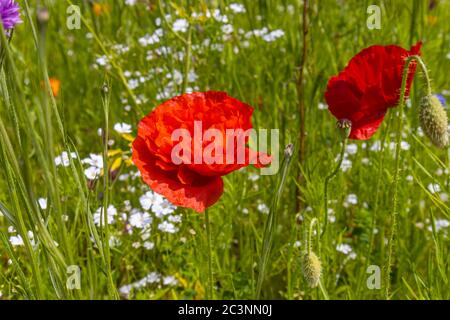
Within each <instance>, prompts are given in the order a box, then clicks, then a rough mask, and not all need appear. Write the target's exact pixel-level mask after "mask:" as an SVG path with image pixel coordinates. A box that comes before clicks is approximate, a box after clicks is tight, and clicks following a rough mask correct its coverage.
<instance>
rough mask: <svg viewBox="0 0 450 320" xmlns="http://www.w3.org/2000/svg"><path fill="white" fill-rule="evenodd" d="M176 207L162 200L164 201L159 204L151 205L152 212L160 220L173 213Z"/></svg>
mask: <svg viewBox="0 0 450 320" xmlns="http://www.w3.org/2000/svg"><path fill="white" fill-rule="evenodd" d="M176 208H177V207H175V206H174V205H173V204H171V203H170V202H169V201H168V200H166V199H164V201H162V202H160V203H156V204H153V206H152V211H153V213H154V214H155V216H156V217H157V218H162V217H163V216H166V215H168V214H171V213H172V212H174V211H175V209H176Z"/></svg>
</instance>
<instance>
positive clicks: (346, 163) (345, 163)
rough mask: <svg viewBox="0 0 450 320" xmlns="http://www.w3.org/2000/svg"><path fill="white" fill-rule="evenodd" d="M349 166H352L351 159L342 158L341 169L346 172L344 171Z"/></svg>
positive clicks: (349, 167)
mask: <svg viewBox="0 0 450 320" xmlns="http://www.w3.org/2000/svg"><path fill="white" fill-rule="evenodd" d="M351 168H352V161H351V160H349V159H344V160H342V163H341V170H342V171H343V172H346V171H348V170H350V169H351Z"/></svg>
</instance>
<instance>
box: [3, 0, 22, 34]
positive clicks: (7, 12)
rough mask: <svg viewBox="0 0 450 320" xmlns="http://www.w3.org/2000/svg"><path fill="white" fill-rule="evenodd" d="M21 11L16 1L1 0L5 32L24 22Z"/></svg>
mask: <svg viewBox="0 0 450 320" xmlns="http://www.w3.org/2000/svg"><path fill="white" fill-rule="evenodd" d="M19 10H20V7H19V5H18V4H17V3H16V2H15V1H14V0H0V18H1V20H2V23H3V28H4V29H5V30H10V29H12V28H14V26H15V25H16V24H18V23H21V22H22V20H21V19H20V12H19Z"/></svg>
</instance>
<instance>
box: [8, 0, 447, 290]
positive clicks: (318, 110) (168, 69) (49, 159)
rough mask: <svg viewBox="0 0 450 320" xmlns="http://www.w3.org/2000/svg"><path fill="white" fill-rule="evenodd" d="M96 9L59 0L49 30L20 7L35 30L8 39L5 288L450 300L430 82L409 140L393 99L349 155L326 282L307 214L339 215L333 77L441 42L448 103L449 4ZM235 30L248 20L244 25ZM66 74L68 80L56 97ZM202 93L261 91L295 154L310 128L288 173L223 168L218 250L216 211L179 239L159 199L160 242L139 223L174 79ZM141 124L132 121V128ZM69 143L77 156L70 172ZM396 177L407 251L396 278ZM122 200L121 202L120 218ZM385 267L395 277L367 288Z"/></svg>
mask: <svg viewBox="0 0 450 320" xmlns="http://www.w3.org/2000/svg"><path fill="white" fill-rule="evenodd" d="M94 2H96V3H101V4H103V5H108V6H109V7H108V8H107V9H105V11H103V12H102V13H101V14H99V15H96V14H95V11H94V8H93V6H92V5H91V4H90V1H71V0H67V1H51V0H44V1H40V5H41V6H42V7H46V8H48V10H49V13H50V20H49V21H48V24H46V25H43V24H42V22H41V23H39V21H38V20H37V19H36V15H37V12H38V8H37V6H36V5H35V2H32V1H21V2H20V4H21V7H22V20H23V23H22V24H21V25H19V26H17V28H16V29H15V30H14V36H13V37H12V39H8V38H7V37H6V36H5V33H4V32H3V31H2V30H1V31H0V33H1V37H0V40H1V54H2V55H1V57H2V59H1V60H0V61H1V63H2V64H1V70H0V212H1V214H0V299H117V298H123V299H182V298H184V299H204V298H206V297H207V296H208V297H210V296H211V295H210V294H209V295H207V292H208V291H209V290H208V282H209V281H210V274H209V270H214V277H213V278H214V281H213V282H214V283H213V290H214V298H216V299H251V298H255V297H259V298H264V299H324V298H329V299H385V298H386V297H388V298H391V299H449V298H450V291H449V290H448V285H449V274H450V266H449V262H448V259H447V257H448V256H449V254H450V252H449V245H450V239H449V233H450V229H449V227H448V225H446V222H445V221H447V223H448V221H449V220H450V205H449V200H448V196H449V193H450V175H449V171H450V151H449V149H445V150H440V149H436V148H435V147H433V146H432V145H431V144H430V142H429V141H428V140H427V139H426V137H424V136H423V134H422V132H421V130H420V129H419V123H418V103H419V101H420V99H421V97H422V95H423V90H422V87H421V86H422V83H423V79H421V78H420V74H417V75H416V77H415V80H414V81H415V83H414V84H413V86H412V91H411V94H410V101H408V102H407V104H406V106H405V108H404V109H403V113H404V119H403V120H402V121H403V122H402V130H401V131H402V133H403V135H401V136H399V135H397V134H396V131H397V130H395V129H396V128H395V124H396V123H397V120H398V118H397V116H396V113H395V110H391V111H390V112H389V114H388V116H387V117H386V119H385V121H384V123H383V124H382V126H381V127H380V129H379V131H378V132H377V134H375V135H374V136H373V137H372V138H371V139H370V140H368V141H352V140H349V141H347V146H346V149H345V153H344V164H343V166H340V167H341V170H339V171H338V172H337V173H336V175H335V177H334V179H333V183H330V184H329V185H328V186H327V202H326V204H327V206H328V207H327V212H328V211H329V212H330V214H329V216H328V226H327V232H326V236H325V237H322V238H321V237H320V234H316V235H315V236H314V239H315V241H317V243H315V244H314V250H315V252H316V254H317V255H318V256H319V258H320V260H321V262H322V269H323V270H322V275H321V281H320V287H319V288H309V287H308V285H307V283H306V282H305V280H304V278H303V276H302V274H301V264H300V257H301V253H302V252H304V249H305V248H306V247H305V246H306V245H309V244H307V243H305V241H304V239H303V235H304V234H306V233H307V231H306V229H307V228H308V226H307V222H309V221H311V220H312V219H318V221H319V222H320V226H321V227H323V221H322V220H323V210H324V209H323V208H324V202H323V199H324V188H323V186H324V183H325V179H326V176H327V174H328V173H329V172H331V171H332V169H333V168H334V167H335V166H336V164H337V163H336V161H335V160H336V159H337V158H338V156H339V150H338V149H339V146H338V145H337V141H338V139H336V137H337V134H338V133H337V130H336V128H335V122H336V121H335V119H334V117H332V115H331V114H330V113H329V112H328V111H327V110H326V109H325V108H324V107H323V103H324V102H325V101H324V92H325V88H326V84H327V80H328V78H329V77H330V76H332V75H335V74H337V73H338V72H339V71H340V70H342V69H343V68H344V67H345V65H346V63H347V62H348V60H349V59H350V58H351V57H352V56H353V55H355V54H356V53H357V52H359V51H360V50H361V49H363V48H365V47H367V46H369V45H372V44H397V45H400V46H402V47H405V48H408V49H409V46H410V45H411V44H414V43H415V42H416V41H418V40H422V41H423V48H422V57H423V60H424V61H426V63H427V69H428V71H429V76H430V77H431V81H432V85H433V89H434V90H435V92H436V93H445V94H444V97H446V98H447V100H449V99H450V97H449V90H450V82H449V78H448V73H447V72H446V71H447V70H448V69H449V67H450V59H449V58H448V54H449V52H450V50H449V48H450V38H449V34H450V26H449V24H448V21H449V20H450V4H449V3H448V1H439V3H438V5H437V6H435V7H433V8H430V6H429V1H426V0H413V1H406V0H404V1H380V8H381V14H382V16H381V29H380V30H376V29H375V30H369V29H367V26H366V20H367V18H368V14H367V7H368V6H369V5H371V4H372V3H371V2H370V1H357V0H350V1H335V0H323V1H322V0H320V1H317V0H311V1H294V0H283V1H278V0H277V1H275V0H267V1H250V0H245V1H241V3H242V4H243V5H244V7H245V12H241V13H234V12H233V11H232V10H231V9H230V4H231V3H232V2H235V1H226V0H223V1H222V0H221V1H206V0H205V1H187V0H186V1H184V0H179V1H172V2H166V1H161V2H160V3H159V2H158V1H156V2H155V1H142V2H141V3H138V4H137V5H135V6H127V5H125V3H124V1H112V0H105V1H94ZM236 2H237V1H236ZM303 3H308V13H307V15H306V14H304V6H303ZM71 4H74V5H79V7H80V10H81V21H80V22H81V23H80V29H74V30H70V29H68V28H67V25H66V19H67V17H68V14H67V7H68V6H69V5H71ZM206 8H208V9H209V10H211V12H212V11H213V10H214V9H218V10H220V13H221V15H226V16H227V19H228V21H227V22H223V21H218V20H220V19H219V18H217V17H216V18H214V17H210V18H204V19H203V18H198V19H196V20H195V21H192V23H190V25H189V27H188V28H187V29H186V30H185V31H186V32H182V31H177V30H173V28H172V26H173V23H174V21H175V20H176V19H191V18H190V17H191V13H192V12H197V13H198V12H202V11H203V10H206ZM162 14H164V15H170V18H169V17H168V16H167V17H165V18H163V17H162ZM306 16H307V22H308V23H307V25H305V23H304V22H305V20H304V18H303V17H306ZM157 21H158V22H157ZM227 24H230V25H232V27H233V29H232V31H230V32H229V33H226V34H225V32H224V30H227V28H228V29H229V27H224V25H227ZM169 26H170V28H169ZM264 27H266V28H267V29H268V30H269V32H270V31H273V30H276V29H281V30H283V31H284V35H283V36H281V37H279V38H277V39H275V40H274V41H271V42H267V41H265V40H264V38H263V37H261V36H258V35H256V34H255V33H253V34H252V33H250V34H249V35H248V36H246V33H247V32H248V31H250V30H260V29H262V28H264ZM158 28H162V29H163V30H164V34H163V35H162V36H161V37H160V38H159V42H156V43H153V44H149V45H148V46H146V47H144V46H142V44H141V43H142V40H141V41H139V39H140V38H142V37H144V36H145V35H146V34H149V35H151V34H153V33H154V32H155V30H157V29H158ZM304 28H306V31H305V29H304ZM171 29H172V30H171ZM240 29H242V30H243V31H240ZM227 32H228V31H227ZM207 39H209V40H207ZM118 44H121V45H123V47H127V48H128V50H121V49H120V48H119V47H118V46H117V45H118ZM305 44H306V45H307V48H305V47H304V46H305ZM162 48H164V49H162ZM169 48H170V49H169ZM168 50H170V52H169V51H168ZM300 55H302V56H303V58H302V57H301V56H300ZM103 56H106V59H107V61H108V63H106V64H103V63H102V61H103V60H104V59H103V58H104V57H103ZM99 61H100V62H99ZM299 66H300V67H301V69H299ZM190 71H194V72H195V74H196V77H193V76H192V74H191V76H189V72H190ZM299 71H301V74H302V76H301V80H299ZM141 77H143V79H142V81H141V80H140V78H141ZM54 78H57V79H59V80H60V81H61V89H60V92H59V94H58V95H57V96H56V97H54V96H53V94H52V85H51V79H54ZM105 79H106V80H107V83H108V86H107V88H108V90H107V92H105V87H104V84H105ZM131 80H137V82H138V85H135V83H134V82H133V81H131ZM299 81H300V82H299ZM170 82H172V85H171V86H169V85H168V84H169V83H170ZM169 87H170V88H169ZM168 88H169V89H168ZM190 90H199V91H205V90H223V91H227V92H228V93H229V94H230V95H231V96H234V97H236V98H238V99H240V100H242V101H245V102H247V103H249V104H250V105H252V106H253V107H254V113H253V116H252V120H253V126H254V127H255V128H257V129H258V128H263V129H271V128H276V129H279V130H280V150H282V146H285V145H287V144H288V143H291V142H292V143H295V145H296V147H297V148H298V147H299V146H300V145H299V144H297V142H298V137H302V139H303V142H302V143H304V150H299V149H297V150H296V152H295V153H294V156H293V157H292V159H290V168H289V171H287V167H286V166H284V167H283V166H281V167H280V170H279V172H278V173H277V174H276V175H273V176H263V175H259V171H258V170H257V169H256V168H252V167H247V168H246V169H244V170H240V171H237V172H234V173H232V174H230V175H227V176H226V177H224V189H225V192H224V194H223V196H222V197H221V199H220V201H219V202H218V203H217V204H216V205H214V206H213V207H211V208H209V209H208V210H209V211H208V218H209V219H210V221H209V222H210V223H209V227H210V230H209V231H210V236H211V243H213V244H214V245H213V246H212V247H211V249H212V250H211V251H212V254H211V259H209V258H208V254H207V253H208V245H207V241H205V239H204V237H203V235H204V234H205V233H204V230H203V228H204V221H205V217H204V216H203V215H201V214H196V213H193V212H192V211H191V210H188V209H183V208H177V209H176V210H175V212H174V213H172V214H171V217H172V218H173V217H174V216H176V215H181V220H182V221H181V222H173V225H174V227H175V230H174V232H167V231H166V232H165V231H164V228H162V227H161V226H160V224H161V223H162V222H163V221H166V222H169V220H167V219H168V216H164V217H162V218H160V217H158V216H157V215H156V214H154V213H153V212H151V210H147V211H148V213H149V215H150V217H151V218H152V219H153V222H152V223H151V230H150V231H149V234H148V235H144V234H143V233H142V232H141V230H140V229H138V228H136V227H131V224H130V217H131V215H132V213H133V212H134V211H133V209H138V210H140V211H145V210H144V209H143V208H142V205H141V202H140V198H141V197H142V196H143V195H144V194H145V193H146V192H147V191H148V190H149V189H148V187H147V186H145V184H144V183H143V182H142V181H141V179H140V177H138V176H137V174H136V168H135V167H134V166H133V165H132V164H131V161H130V157H131V154H130V141H131V140H132V138H133V136H134V135H135V134H136V130H137V123H138V121H139V119H140V118H141V117H142V116H143V115H144V114H147V113H149V112H150V111H151V110H152V109H153V108H154V107H155V106H157V105H158V104H159V103H161V102H162V101H164V100H165V99H166V98H167V97H166V96H164V95H161V93H164V91H168V92H167V95H169V96H171V95H177V94H180V93H181V92H184V91H190ZM299 99H301V101H299ZM319 106H320V107H319ZM299 108H301V110H302V112H303V111H304V115H302V117H300V114H299V110H300V109H299ZM447 110H448V109H447ZM122 122H124V123H127V124H131V125H132V132H131V133H129V134H123V133H119V132H117V131H116V130H115V129H114V126H115V124H116V123H122ZM302 124H304V125H302ZM302 126H303V129H304V132H303V133H302V132H301V131H302V130H303V129H302ZM99 128H101V129H102V135H101V136H99V135H98V129H99ZM396 142H399V143H400V146H401V147H402V148H403V150H402V151H401V157H396V156H395V153H394V152H393V151H394V150H393V148H392V146H395V144H396ZM355 149H356V152H353V151H352V150H355ZM397 149H398V148H397ZM63 151H66V152H68V153H69V154H70V153H75V154H76V155H77V156H76V157H73V158H72V157H69V159H68V165H67V166H61V165H56V163H55V158H56V157H58V156H59V155H61V153H62V152H63ZM91 153H93V154H97V155H100V156H101V157H102V158H103V166H104V167H103V170H101V173H100V175H99V177H98V178H97V179H96V181H95V182H93V181H89V179H87V177H86V175H85V172H84V171H85V169H86V168H87V165H86V164H85V163H83V162H82V161H81V160H82V159H84V158H86V157H89V154H91ZM302 153H304V154H302ZM299 154H300V155H301V156H300V158H301V159H299V157H298V155H299ZM281 156H282V155H281ZM349 161H350V162H349ZM397 167H398V168H399V169H400V174H394V173H395V172H397V171H396V170H395V169H396V168H397ZM344 170H345V171H344ZM127 174H128V177H127V178H123V179H122V178H120V179H119V177H120V176H121V175H127ZM298 177H301V180H298ZM397 180H398V181H397ZM394 183H395V184H396V185H397V187H396V205H395V214H396V216H395V217H396V232H395V234H396V236H395V255H392V259H391V261H390V262H389V266H390V270H389V274H388V275H387V274H385V273H384V271H385V269H383V265H385V263H386V259H387V258H388V255H389V251H390V250H389V247H388V246H387V243H388V238H389V237H390V235H391V231H392V225H391V221H392V214H393V212H392V211H393V207H392V195H393V189H392V186H393V184H394ZM280 186H282V187H280ZM40 198H45V199H47V206H44V207H42V206H41V205H40V202H39V199H40ZM298 203H301V206H297V205H298ZM271 204H272V205H271ZM109 205H113V206H114V207H115V208H116V209H117V214H116V215H115V216H114V223H111V224H108V223H107V222H108V214H107V212H106V211H107V210H106V208H108V206H109ZM270 207H271V208H272V210H268V209H270ZM100 208H103V211H102V210H100V211H99V209H100ZM130 208H131V209H130ZM275 208H276V210H275ZM328 209H329V210H328ZM99 212H100V213H101V212H103V214H102V215H100V216H101V220H100V221H101V223H100V224H99V223H98V221H97V220H95V219H94V217H97V216H96V215H95V214H96V213H99ZM123 217H125V218H123ZM174 219H175V218H174ZM267 226H268V227H267ZM317 232H320V230H317ZM19 236H20V239H22V241H23V243H22V244H21V245H17V241H18V239H19V238H18V237H19ZM30 236H31V237H30ZM144 236H145V237H144ZM147 236H148V238H147ZM143 238H145V240H143ZM391 240H392V239H391ZM144 243H146V245H147V247H148V248H146V247H144ZM150 243H151V244H153V245H154V246H153V247H151V245H150ZM343 245H348V246H349V248H350V249H349V250H350V252H349V251H345V250H343V249H342V248H345V246H343ZM149 248H150V249H149ZM337 249H339V250H337ZM347 249H348V247H347ZM342 251H344V252H342ZM209 263H211V267H212V268H209ZM71 265H76V266H79V267H80V270H81V287H80V289H71V288H70V287H67V285H66V284H67V280H68V277H70V274H68V273H67V270H68V269H67V267H68V266H71ZM370 265H376V266H379V267H380V269H381V270H382V274H381V279H384V280H386V279H388V280H389V287H387V286H386V285H387V283H386V281H381V282H382V285H381V288H379V289H377V288H375V289H373V288H372V289H371V288H369V287H368V286H367V279H368V277H369V276H370V274H368V273H367V267H368V266H370ZM153 272H156V273H157V276H156V275H155V274H153V276H155V277H154V278H151V277H149V276H150V275H151V274H152V273H153ZM147 276H148V277H147ZM145 277H147V278H145ZM144 278H145V279H147V280H145V281H141V282H139V281H140V280H142V279H144ZM149 279H150V280H151V281H150V280H149ZM153 280H154V281H153ZM136 283H140V284H136ZM129 285H131V286H130V288H131V290H130V291H126V290H124V287H125V286H129ZM386 292H388V296H386Z"/></svg>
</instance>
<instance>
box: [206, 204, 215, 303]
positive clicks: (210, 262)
mask: <svg viewBox="0 0 450 320" xmlns="http://www.w3.org/2000/svg"><path fill="white" fill-rule="evenodd" d="M205 224H206V237H207V242H208V290H207V291H206V298H207V299H208V300H211V299H214V290H213V287H214V277H213V258H212V239H211V224H210V222H209V212H208V209H206V210H205Z"/></svg>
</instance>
